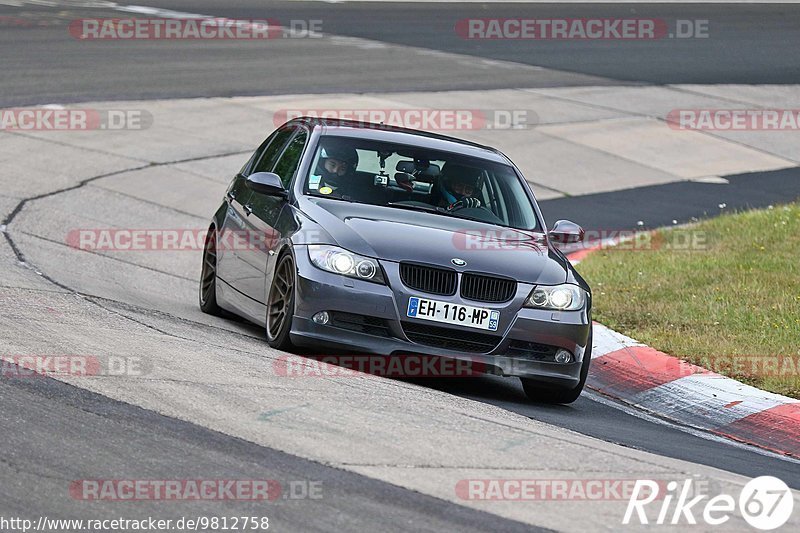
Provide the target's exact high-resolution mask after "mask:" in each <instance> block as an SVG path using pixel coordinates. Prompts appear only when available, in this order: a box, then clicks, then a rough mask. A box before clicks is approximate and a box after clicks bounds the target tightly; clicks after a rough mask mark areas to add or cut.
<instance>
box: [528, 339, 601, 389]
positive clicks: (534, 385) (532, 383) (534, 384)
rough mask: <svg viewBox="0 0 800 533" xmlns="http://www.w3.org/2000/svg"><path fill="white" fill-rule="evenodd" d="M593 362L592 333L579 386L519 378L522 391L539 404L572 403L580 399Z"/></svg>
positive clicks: (585, 353) (582, 366)
mask: <svg viewBox="0 0 800 533" xmlns="http://www.w3.org/2000/svg"><path fill="white" fill-rule="evenodd" d="M591 362H592V332H591V331H590V332H589V341H588V342H587V346H586V351H585V352H584V354H583V364H582V365H581V374H580V380H579V381H578V384H577V385H575V386H574V387H558V386H556V385H552V384H550V383H543V382H541V381H536V380H535V379H532V378H519V379H520V381H522V389H523V390H524V391H525V395H526V396H527V397H528V399H529V400H531V401H534V402H538V403H572V402H574V401H575V400H577V399H578V397H579V396H580V395H581V392H582V391H583V387H584V385H586V377H587V376H588V375H589V364H590V363H591Z"/></svg>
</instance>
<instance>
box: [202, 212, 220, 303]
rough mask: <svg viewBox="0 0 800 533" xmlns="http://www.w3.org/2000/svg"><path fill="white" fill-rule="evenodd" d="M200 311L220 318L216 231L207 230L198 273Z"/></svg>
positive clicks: (211, 228)
mask: <svg viewBox="0 0 800 533" xmlns="http://www.w3.org/2000/svg"><path fill="white" fill-rule="evenodd" d="M200 310H201V311H203V312H204V313H208V314H209V315H215V316H220V315H221V314H222V309H220V307H219V305H217V230H216V228H214V226H211V227H210V228H208V233H207V234H206V243H205V246H204V248H203V269H202V270H201V271H200Z"/></svg>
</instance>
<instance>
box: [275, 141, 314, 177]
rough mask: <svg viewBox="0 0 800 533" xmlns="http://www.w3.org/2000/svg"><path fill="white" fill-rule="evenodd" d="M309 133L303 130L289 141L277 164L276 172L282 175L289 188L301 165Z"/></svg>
mask: <svg viewBox="0 0 800 533" xmlns="http://www.w3.org/2000/svg"><path fill="white" fill-rule="evenodd" d="M306 139H308V134H307V133H306V132H305V130H301V131H300V132H299V133H298V134H297V135H296V136H295V138H294V139H292V140H291V141H290V142H289V145H288V146H287V147H286V150H284V151H283V154H282V155H281V158H280V160H278V163H277V164H276V165H275V174H277V175H278V176H280V177H281V181H282V182H283V186H284V187H286V188H287V189H288V188H289V184H290V183H291V182H292V178H293V177H294V175H295V173H296V172H297V167H299V166H300V158H301V157H302V156H303V148H305V146H306Z"/></svg>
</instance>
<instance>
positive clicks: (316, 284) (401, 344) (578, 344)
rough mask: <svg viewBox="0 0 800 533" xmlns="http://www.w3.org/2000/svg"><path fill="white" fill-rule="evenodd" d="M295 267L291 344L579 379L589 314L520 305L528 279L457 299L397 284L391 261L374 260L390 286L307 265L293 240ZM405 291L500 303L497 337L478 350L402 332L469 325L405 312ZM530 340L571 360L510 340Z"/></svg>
mask: <svg viewBox="0 0 800 533" xmlns="http://www.w3.org/2000/svg"><path fill="white" fill-rule="evenodd" d="M295 256H296V259H295V260H296V264H297V269H298V276H297V292H296V305H295V316H294V318H293V320H292V330H291V333H290V336H291V340H292V342H293V343H294V344H295V345H297V346H304V347H311V348H316V349H322V350H324V349H329V350H337V351H345V352H347V353H350V354H353V353H368V354H374V355H386V356H390V355H401V354H424V355H431V356H442V357H447V358H451V359H460V360H468V361H471V362H473V363H479V364H480V365H481V366H483V367H485V369H486V372H488V373H492V374H497V375H503V376H518V377H524V378H535V379H536V380H540V381H542V382H548V383H553V384H557V385H561V386H566V387H570V386H575V385H577V384H578V382H579V380H580V372H581V366H582V363H583V360H584V357H585V356H587V355H588V353H589V352H588V351H587V350H588V348H587V343H588V339H589V332H590V329H591V320H590V319H589V316H588V313H587V311H586V309H583V310H579V311H562V312H555V311H545V310H541V309H529V308H524V307H522V302H523V301H524V300H525V298H527V296H528V295H529V294H530V291H531V290H532V289H533V285H530V284H525V283H519V284H518V289H517V294H516V295H515V296H514V298H513V299H512V300H511V301H510V302H505V303H502V304H488V303H482V302H474V301H466V300H464V301H462V300H461V299H460V297H459V296H458V295H456V296H453V297H438V296H435V295H429V294H425V293H420V292H418V291H414V290H412V289H409V288H407V287H405V286H404V285H403V284H402V282H401V281H400V276H399V267H398V265H397V263H391V262H385V261H381V265H382V266H383V268H384V272H385V273H386V277H387V281H388V283H389V285H390V286H386V285H378V284H375V283H370V282H366V281H361V280H357V279H351V278H347V277H344V276H339V275H336V274H332V273H329V272H325V271H323V270H320V269H318V268H316V267H315V266H313V265H312V264H311V262H310V260H309V259H308V253H307V250H306V249H305V247H304V246H297V247H295ZM410 296H419V297H422V298H433V299H442V300H447V301H452V302H454V303H459V304H465V305H472V306H478V307H485V308H489V309H497V310H499V311H500V314H501V318H500V326H499V328H498V331H497V333H496V334H497V337H498V338H499V341H498V343H497V344H496V346H494V347H493V348H492V349H490V350H488V351H486V352H485V353H476V352H474V351H469V352H467V351H461V350H453V349H445V348H440V347H438V346H433V345H429V344H420V343H417V342H412V341H411V340H409V337H408V335H407V334H406V332H405V331H404V329H403V325H402V323H401V321H402V322H406V323H414V324H422V325H434V324H435V326H436V327H442V326H444V327H447V328H448V329H449V330H451V331H454V332H456V333H457V332H458V331H463V332H464V334H465V335H466V334H469V333H474V332H476V331H478V330H475V329H474V328H463V327H459V326H452V327H449V326H446V325H444V324H436V323H433V322H429V321H425V320H419V319H413V318H407V317H406V316H405V310H406V309H407V306H408V298H409V297H410ZM320 311H329V312H334V313H335V312H337V311H338V312H344V313H351V314H358V315H363V316H368V317H371V318H374V319H380V320H382V321H384V322H385V324H386V326H387V330H388V333H384V334H381V335H378V334H367V333H363V332H361V331H351V330H349V329H343V328H341V327H337V326H333V325H321V324H317V323H315V322H314V321H312V320H311V317H312V316H314V315H315V314H316V313H318V312H320ZM520 343H536V344H537V345H546V346H551V347H557V348H562V349H565V350H568V351H569V352H571V353H572V354H573V362H571V363H556V362H554V361H543V360H536V359H533V358H531V357H530V356H529V355H527V354H525V355H521V354H519V352H518V350H516V351H515V350H514V349H513V348H514V347H515V346H517V347H518V346H519V344H520Z"/></svg>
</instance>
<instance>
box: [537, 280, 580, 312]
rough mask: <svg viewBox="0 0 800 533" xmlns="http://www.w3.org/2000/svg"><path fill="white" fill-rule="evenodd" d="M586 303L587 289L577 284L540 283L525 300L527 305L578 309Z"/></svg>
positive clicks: (560, 309)
mask: <svg viewBox="0 0 800 533" xmlns="http://www.w3.org/2000/svg"><path fill="white" fill-rule="evenodd" d="M585 303H586V291H584V290H583V289H581V288H580V287H578V286H577V285H570V284H569V283H564V284H563V285H539V286H537V287H535V288H534V289H533V292H531V295H530V296H528V299H527V300H525V307H535V308H538V309H555V310H558V311H576V310H578V309H581V308H582V307H583V305H584V304H585Z"/></svg>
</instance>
